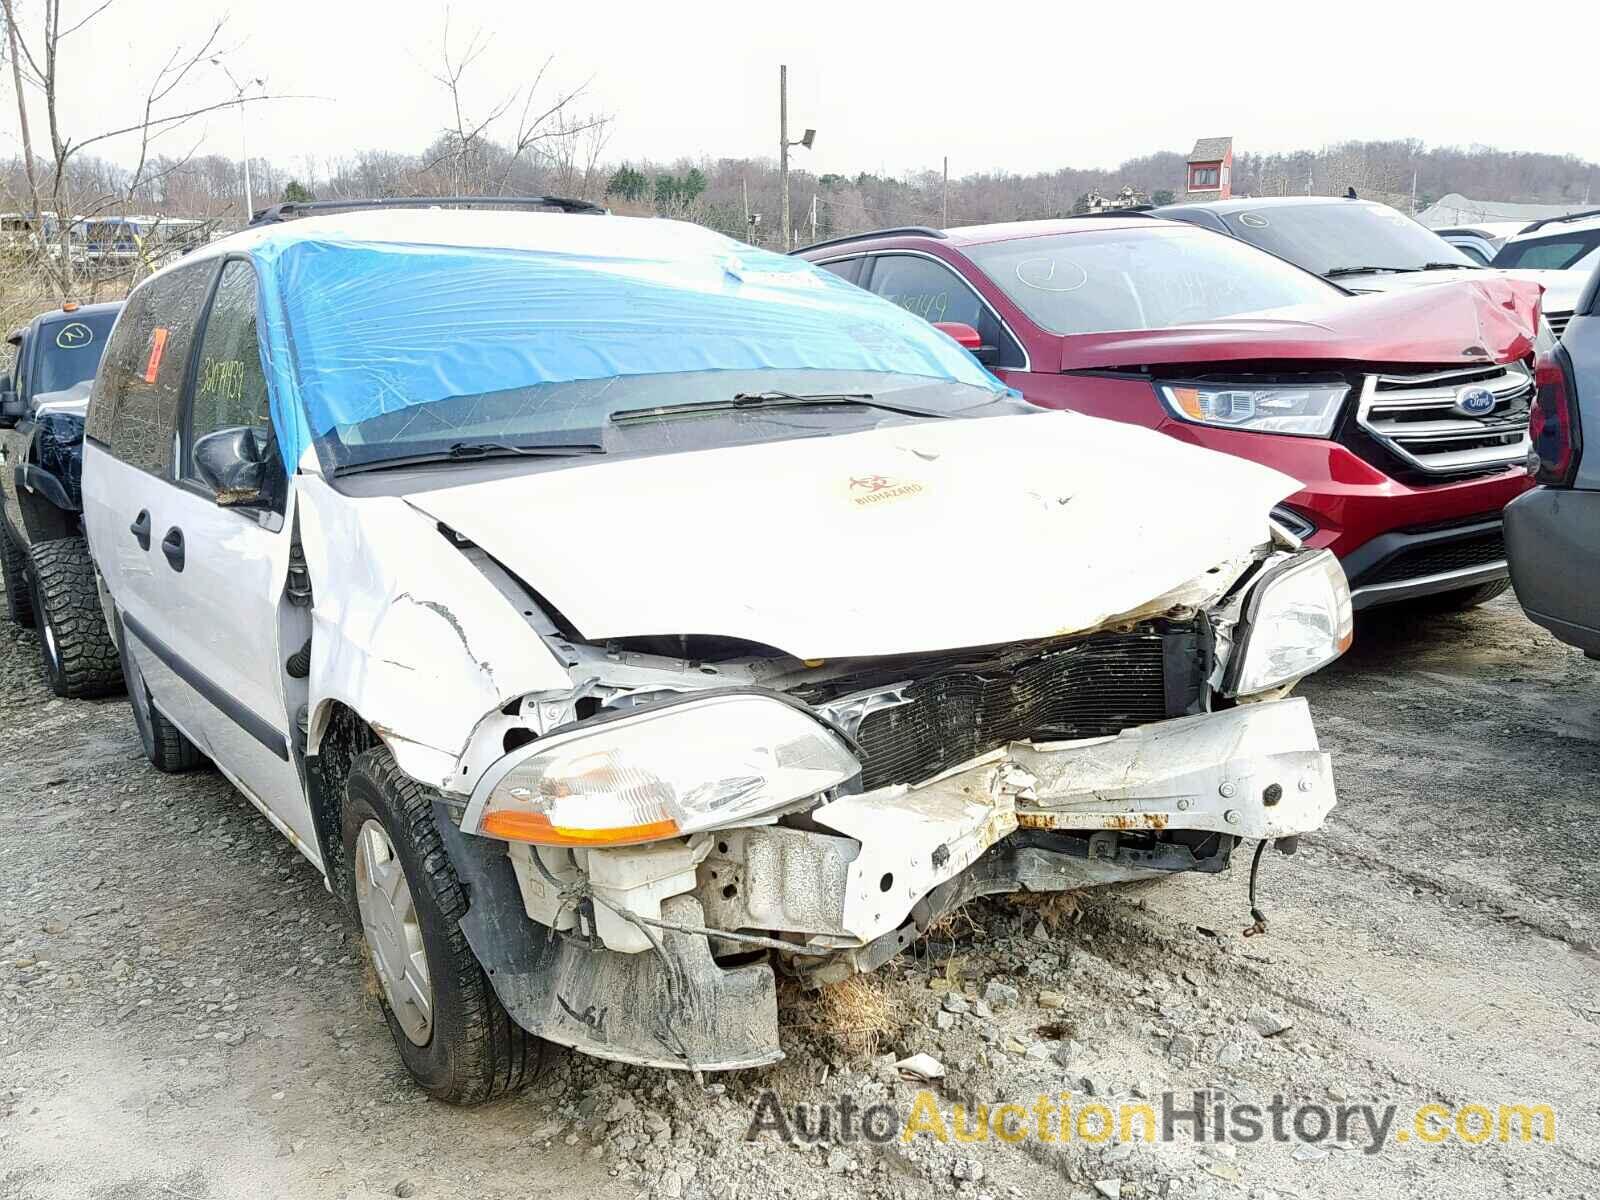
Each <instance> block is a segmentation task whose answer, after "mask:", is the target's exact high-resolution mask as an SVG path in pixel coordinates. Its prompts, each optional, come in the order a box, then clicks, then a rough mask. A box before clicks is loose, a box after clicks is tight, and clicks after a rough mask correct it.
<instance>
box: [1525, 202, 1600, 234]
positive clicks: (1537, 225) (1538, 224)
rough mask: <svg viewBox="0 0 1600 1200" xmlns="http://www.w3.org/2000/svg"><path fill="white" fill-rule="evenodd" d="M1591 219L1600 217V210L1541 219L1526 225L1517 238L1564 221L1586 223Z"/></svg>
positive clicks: (1586, 210)
mask: <svg viewBox="0 0 1600 1200" xmlns="http://www.w3.org/2000/svg"><path fill="white" fill-rule="evenodd" d="M1590 217H1600V208H1586V209H1584V210H1583V211H1582V212H1570V213H1563V214H1562V215H1561V216H1559V217H1541V218H1540V219H1539V220H1537V221H1535V222H1534V223H1533V224H1531V225H1524V226H1523V227H1522V228H1521V229H1519V230H1517V234H1516V236H1517V237H1521V236H1522V235H1523V234H1525V233H1532V232H1533V231H1534V230H1535V229H1542V228H1544V226H1546V225H1559V224H1560V223H1561V222H1562V221H1585V220H1588V218H1590Z"/></svg>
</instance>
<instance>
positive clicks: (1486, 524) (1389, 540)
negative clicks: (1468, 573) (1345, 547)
mask: <svg viewBox="0 0 1600 1200" xmlns="http://www.w3.org/2000/svg"><path fill="white" fill-rule="evenodd" d="M1500 526H1501V521H1500V514H1499V513H1486V514H1485V515H1484V516H1483V517H1482V518H1480V519H1478V520H1476V521H1471V522H1470V523H1469V522H1464V521H1463V522H1452V523H1451V524H1449V525H1445V526H1442V527H1439V528H1435V529H1401V530H1396V531H1395V532H1393V533H1383V534H1379V535H1378V536H1377V537H1375V538H1373V539H1372V540H1371V541H1370V542H1368V543H1367V544H1366V545H1364V546H1360V547H1358V548H1356V549H1355V550H1352V551H1351V552H1350V553H1349V554H1347V555H1345V557H1344V559H1343V560H1342V561H1343V565H1344V573H1345V576H1346V577H1347V578H1348V579H1349V580H1350V590H1351V591H1352V592H1353V591H1355V590H1356V589H1357V588H1359V587H1361V585H1362V580H1363V579H1365V578H1366V577H1367V576H1369V575H1371V574H1372V573H1373V572H1374V571H1376V570H1377V569H1378V568H1379V567H1382V566H1383V565H1384V564H1385V563H1387V562H1388V561H1389V560H1390V559H1391V558H1393V557H1394V556H1395V555H1397V554H1400V553H1402V552H1404V551H1406V550H1415V549H1416V548H1418V547H1419V546H1437V545H1441V544H1443V543H1447V542H1458V541H1467V540H1470V539H1472V538H1475V537H1481V536H1482V535H1483V534H1486V533H1493V532H1495V531H1496V530H1498V529H1499V528H1500Z"/></svg>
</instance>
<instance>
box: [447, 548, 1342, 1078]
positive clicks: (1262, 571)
mask: <svg viewBox="0 0 1600 1200" xmlns="http://www.w3.org/2000/svg"><path fill="white" fill-rule="evenodd" d="M484 569H485V570H486V571H489V572H494V571H496V570H497V569H498V568H496V567H495V566H494V564H492V563H489V564H485V565H484ZM533 619H534V621H535V622H536V623H542V628H541V629H540V632H541V635H542V636H543V637H544V639H545V641H546V643H547V644H548V645H549V646H550V647H551V649H552V651H553V652H554V653H555V654H556V655H557V656H558V658H559V659H560V661H561V662H562V664H563V665H564V666H565V668H566V670H567V672H568V674H569V675H570V677H571V679H572V686H571V688H569V689H564V690H559V691H551V692H542V693H537V694H533V695H529V696H526V697H524V698H523V699H522V700H521V701H520V702H518V703H517V704H514V705H508V706H507V707H506V708H505V709H504V710H503V711H501V712H498V713H496V714H494V715H493V716H492V717H491V718H489V719H487V720H486V721H485V722H484V723H483V724H482V725H481V726H480V728H479V729H478V731H477V733H476V735H475V737H474V739H473V745H472V747H469V749H468V752H467V753H466V754H465V755H464V756H463V764H464V765H463V768H462V773H463V774H466V775H470V777H472V778H474V779H475V780H476V783H475V785H474V786H473V787H472V790H471V793H470V795H464V794H460V793H451V792H448V791H446V792H444V793H442V794H441V798H440V799H439V800H438V801H437V803H438V805H439V810H440V811H439V814H438V815H439V817H440V821H439V824H440V826H441V829H442V830H443V831H444V833H445V836H446V839H447V846H448V848H449V850H450V852H451V855H452V858H453V859H454V860H455V862H456V865H457V869H458V872H459V873H460V874H461V875H462V877H463V880H464V882H466V883H467V885H468V889H469V892H470V895H471V897H472V903H471V908H470V910H469V912H468V914H467V916H466V917H465V918H464V919H463V921H462V928H463V930H464V931H465V933H466V936H467V938H468V940H469V942H470V943H471V945H472V947H473V949H474V951H475V953H476V954H477V956H478V957H479V959H480V961H481V962H482V963H483V965H484V968H485V970H486V971H487V972H488V974H489V977H490V979H491V980H492V981H493V983H494V986H495V988H496V991H497V992H498V994H499V996H500V999H501V1001H502V1002H503V1003H504V1005H505V1007H506V1008H507V1010H508V1011H509V1012H510V1014H511V1015H512V1017H513V1018H514V1019H515V1020H516V1021H518V1023H519V1024H521V1025H523V1026H524V1027H525V1028H527V1029H528V1030H530V1031H532V1032H533V1033H536V1034H538V1035H539V1036H541V1037H544V1038H547V1039H549V1040H550V1041H553V1042H557V1043H560V1044H564V1045H568V1046H573V1047H575V1048H578V1049H580V1050H583V1051H585V1052H587V1053H590V1054H595V1055H598V1056H601V1057H607V1058H615V1059H621V1060H625V1061H629V1062H635V1063H642V1064H649V1065H653V1066H659V1067H680V1068H693V1069H726V1068H736V1067H748V1066H755V1065H759V1064H762V1063H767V1062H771V1061H774V1060H776V1059H778V1058H780V1057H781V1056H782V1054H781V1051H780V1049H779V1046H778V1036H777V1008H776V999H775V974H774V972H775V969H776V970H782V971H784V972H785V973H788V974H791V975H794V976H798V977H801V978H803V979H805V980H807V981H809V982H812V983H816V984H822V983H828V982H833V981H837V980H839V979H842V978H844V977H846V976H848V975H849V974H852V973H855V972H863V971H871V970H873V969H875V968H877V967H878V966H880V965H881V964H882V963H884V962H885V961H886V960H887V959H889V958H890V957H892V956H893V955H894V954H896V953H898V952H899V951H900V950H902V949H904V948H905V947H906V946H907V945H909V944H910V943H911V942H912V941H913V940H914V939H915V938H917V937H918V936H919V935H920V934H921V933H922V932H923V931H925V930H926V929H927V928H928V926H929V924H930V923H931V922H933V921H934V920H936V919H937V918H938V917H939V916H940V915H941V914H943V913H945V912H947V911H949V910H950V909H952V908H954V907H956V906H957V905H959V904H961V903H964V902H965V901H967V900H969V899H971V898H973V897H976V896H982V895H989V894H995V893H1002V892H1017V891H1029V892H1049V891H1060V890H1065V889H1072V888H1080V887H1084V886H1091V885H1096V884H1104V883H1112V882H1117V881H1121V880H1131V879H1140V878H1157V877H1161V876H1164V875H1170V874H1174V873H1179V872H1185V871H1202V872H1215V871H1220V870H1223V869H1225V868H1226V867H1227V865H1228V862H1229V858H1230V855H1231V854H1232V852H1233V850H1234V848H1235V847H1236V846H1237V845H1238V843H1239V842H1240V841H1241V840H1252V841H1256V842H1259V843H1263V844H1264V843H1265V842H1268V841H1275V840H1278V839H1292V838H1295V837H1297V836H1298V835H1299V834H1301V833H1305V832H1307V831H1310V830H1313V829H1316V828H1317V827H1318V826H1320V825H1321V823H1322V821H1323V819H1324V818H1325V817H1326V815H1327V813H1328V812H1329V810H1330V809H1331V808H1332V807H1333V805H1334V803H1335V796H1334V788H1333V780H1332V774H1331V769H1330V765H1329V760H1328V756H1327V755H1326V754H1325V753H1323V752H1322V751H1321V750H1320V749H1319V748H1318V745H1317V739H1316V734H1315V731H1314V729H1313V727H1312V723H1311V718H1310V714H1309V711H1308V709H1307V707H1306V704H1305V702H1304V701H1303V700H1299V699H1289V698H1284V697H1285V695H1286V693H1287V691H1288V690H1289V688H1291V687H1292V685H1293V684H1294V682H1296V681H1297V680H1298V679H1299V678H1300V677H1302V676H1303V675H1305V674H1307V673H1309V672H1310V671H1312V670H1315V669H1316V668H1318V667H1320V666H1321V665H1323V664H1325V663H1326V662H1328V661H1330V660H1331V659H1332V658H1334V657H1336V656H1337V655H1338V654H1339V653H1341V652H1342V651H1343V650H1344V648H1345V647H1346V646H1347V645H1348V644H1349V639H1350V620H1351V618H1350V600H1349V592H1348V588H1347V587H1346V585H1345V582H1344V576H1343V572H1342V571H1341V569H1340V568H1339V565H1338V563H1337V561H1336V560H1334V559H1333V558H1332V556H1331V555H1329V554H1327V552H1325V551H1321V552H1307V551H1303V550H1299V549H1298V548H1297V547H1295V546H1294V545H1293V544H1292V539H1288V538H1280V539H1279V540H1278V541H1277V542H1275V543H1274V544H1272V545H1268V546H1263V547H1261V548H1259V549H1258V550H1257V551H1256V552H1255V553H1254V554H1252V555H1250V556H1249V557H1248V558H1246V559H1243V560H1240V561H1236V562H1233V563H1230V564H1227V565H1225V566H1223V567H1219V568H1217V569H1215V570H1213V571H1211V572H1208V573H1207V574H1206V575H1204V576H1202V577H1201V578H1200V579H1197V580H1195V581H1191V582H1190V583H1189V584H1186V585H1185V586H1184V587H1183V588H1180V589H1177V590H1176V591H1174V592H1171V593H1168V594H1166V595H1164V596H1161V597H1158V598H1157V599H1155V600H1153V601H1152V602H1151V603H1149V604H1147V605H1145V606H1143V607H1142V608H1140V609H1139V610H1137V611H1135V612H1132V613H1128V614H1124V615H1122V616H1120V617H1117V618H1115V619H1113V620H1111V621H1107V622H1105V623H1103V624H1101V625H1100V626H1098V627H1097V628H1095V629H1092V630H1088V631H1082V632H1076V633H1070V634H1064V635H1061V636H1057V637H1052V638H1046V639H1040V640H1036V641H1030V642H1026V643H1019V644H1012V645H1006V646H997V647H996V646H991V647H984V648H978V649H972V650H962V651H940V652H937V653H931V654H927V655H897V656H893V657H885V658H876V659H874V658H866V659H844V660H839V661H819V660H810V661H802V660H799V659H795V658H793V657H790V656H787V655H785V654H782V653H781V652H778V651H775V650H771V649H770V648H767V647H761V646H755V645H752V644H750V643H745V642H734V641H731V640H726V639H712V638H687V637H686V638H681V639H671V638H661V637H654V638H648V639H619V640H614V641H611V642H608V643H606V644H604V645H599V646H596V645H590V644H586V643H584V642H582V641H581V640H579V639H577V638H576V637H574V636H571V634H572V631H571V630H566V631H563V629H562V628H561V627H560V626H559V625H558V624H557V623H556V621H554V620H551V619H548V618H546V617H545V616H544V615H543V614H542V613H540V614H538V615H536V616H535V617H534V618H533ZM674 650H676V651H677V653H676V654H674V653H673V651H674Z"/></svg>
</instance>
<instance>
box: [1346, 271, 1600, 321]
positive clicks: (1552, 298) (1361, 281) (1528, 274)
mask: <svg viewBox="0 0 1600 1200" xmlns="http://www.w3.org/2000/svg"><path fill="white" fill-rule="evenodd" d="M1585 276H1586V272H1583V271H1549V270H1537V269H1534V268H1531V267H1489V268H1484V267H1462V268H1461V269H1460V270H1459V271H1402V272H1399V273H1396V274H1385V273H1383V272H1376V271H1375V272H1373V273H1371V274H1368V275H1353V276H1350V277H1348V278H1345V279H1341V280H1339V283H1340V284H1341V285H1342V286H1344V287H1347V288H1349V289H1350V290H1351V291H1352V292H1363V293H1373V292H1378V293H1392V292H1410V291H1414V290H1416V289H1417V288H1425V287H1432V286H1434V285H1436V284H1440V283H1479V282H1487V281H1488V280H1490V279H1515V280H1519V281H1520V282H1522V283H1536V284H1538V285H1539V287H1541V288H1543V289H1544V299H1543V301H1542V303H1541V305H1540V307H1541V308H1542V309H1543V310H1544V311H1545V312H1552V313H1560V312H1567V313H1569V312H1571V311H1572V310H1573V309H1574V308H1576V307H1577V306H1578V294H1579V293H1580V292H1582V291H1583V285H1584V282H1585Z"/></svg>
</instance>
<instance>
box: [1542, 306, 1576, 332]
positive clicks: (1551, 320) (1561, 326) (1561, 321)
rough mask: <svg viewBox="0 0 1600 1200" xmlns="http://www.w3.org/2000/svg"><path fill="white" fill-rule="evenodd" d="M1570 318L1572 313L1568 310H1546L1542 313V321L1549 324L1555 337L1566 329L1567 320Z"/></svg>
mask: <svg viewBox="0 0 1600 1200" xmlns="http://www.w3.org/2000/svg"><path fill="white" fill-rule="evenodd" d="M1570 320H1572V314H1571V313H1569V312H1547V313H1545V315H1544V323H1545V324H1546V325H1548V326H1550V332H1551V333H1552V334H1554V335H1555V336H1556V337H1560V336H1561V335H1562V334H1563V333H1565V332H1566V331H1567V322H1568V321H1570Z"/></svg>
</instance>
